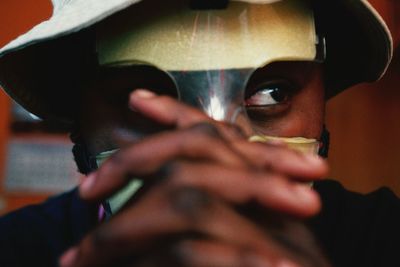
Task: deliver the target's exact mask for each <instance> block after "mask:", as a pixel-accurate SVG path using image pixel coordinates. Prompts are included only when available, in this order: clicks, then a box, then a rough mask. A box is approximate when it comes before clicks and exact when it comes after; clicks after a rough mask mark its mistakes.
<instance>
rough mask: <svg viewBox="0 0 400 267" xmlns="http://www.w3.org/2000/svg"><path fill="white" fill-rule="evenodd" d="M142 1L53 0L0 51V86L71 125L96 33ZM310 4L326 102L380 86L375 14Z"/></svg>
mask: <svg viewBox="0 0 400 267" xmlns="http://www.w3.org/2000/svg"><path fill="white" fill-rule="evenodd" d="M140 1H141V0H53V6H54V11H53V15H52V16H51V18H50V19H49V20H47V21H45V22H43V23H41V24H39V25H37V26H35V27H34V28H33V29H32V30H30V31H29V32H27V33H26V34H24V35H22V36H20V37H18V38H17V39H16V40H14V41H12V42H10V43H9V44H7V45H6V46H5V47H3V48H1V49H0V85H1V86H2V87H3V88H4V89H5V91H6V92H7V93H8V94H9V95H10V96H11V97H12V98H14V99H15V100H16V101H17V102H18V103H20V104H21V105H22V106H23V107H25V108H26V109H27V110H28V111H30V112H32V113H34V114H36V115H38V116H39V117H42V118H45V119H51V120H55V121H57V122H60V123H64V124H66V125H71V124H73V122H74V118H75V116H76V112H77V108H78V106H79V99H80V97H79V94H80V92H81V90H80V88H82V86H85V84H83V83H84V81H86V80H87V79H86V78H87V77H89V76H91V75H93V71H94V69H95V67H96V64H97V62H96V55H95V31H94V26H95V25H96V24H97V23H99V22H101V21H102V20H104V19H106V18H107V17H109V16H111V15H113V14H116V13H118V12H120V11H122V10H124V9H126V8H128V7H129V6H131V5H134V4H135V3H138V2H140ZM144 1H153V2H154V6H155V8H157V0H144ZM158 1H159V0H158ZM237 1H243V2H249V3H269V2H275V1H279V0H237ZM280 1H285V0H280ZM299 1H305V0H299ZM313 5H314V9H315V16H316V20H317V28H319V31H320V32H322V33H323V35H324V36H325V38H326V42H327V60H326V64H325V65H326V84H327V89H326V94H327V98H331V97H332V96H334V95H336V94H338V93H339V92H341V91H343V90H344V89H346V88H348V87H350V86H352V85H354V84H357V83H360V82H371V81H375V80H377V79H379V78H380V77H381V76H382V75H383V73H384V72H385V70H386V69H387V67H388V64H389V62H390V60H391V57H392V50H393V48H392V46H393V44H392V39H391V35H390V33H389V30H388V28H387V26H386V25H385V23H384V22H383V20H382V19H381V17H380V16H379V15H378V13H377V12H376V11H375V10H374V9H373V7H372V6H371V5H370V4H369V3H368V2H367V1H366V0H314V1H313Z"/></svg>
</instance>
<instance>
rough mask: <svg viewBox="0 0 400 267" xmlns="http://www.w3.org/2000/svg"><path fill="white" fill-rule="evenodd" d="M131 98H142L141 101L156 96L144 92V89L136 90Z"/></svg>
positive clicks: (149, 92) (150, 92) (152, 93)
mask: <svg viewBox="0 0 400 267" xmlns="http://www.w3.org/2000/svg"><path fill="white" fill-rule="evenodd" d="M132 96H133V97H137V98H142V99H148V98H153V97H155V96H156V94H155V93H154V92H152V91H149V90H146V89H137V90H135V91H133V93H132Z"/></svg>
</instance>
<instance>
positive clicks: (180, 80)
mask: <svg viewBox="0 0 400 267" xmlns="http://www.w3.org/2000/svg"><path fill="white" fill-rule="evenodd" d="M253 71H254V69H226V70H205V71H173V72H171V73H170V74H171V76H172V77H173V79H174V80H175V83H176V86H177V89H178V94H179V98H180V100H181V101H183V102H185V103H187V104H189V105H191V106H194V107H197V108H199V109H201V110H202V111H204V112H205V113H206V114H207V115H208V116H210V117H211V118H213V119H215V120H218V121H225V122H228V123H233V124H239V123H240V125H238V126H240V127H242V128H244V129H243V130H247V131H248V129H247V128H249V125H246V124H249V120H248V119H247V115H246V112H245V109H244V105H243V103H244V96H245V90H246V84H247V81H248V79H249V78H250V76H251V74H252V73H253Z"/></svg>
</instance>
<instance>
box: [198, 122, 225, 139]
mask: <svg viewBox="0 0 400 267" xmlns="http://www.w3.org/2000/svg"><path fill="white" fill-rule="evenodd" d="M190 129H191V131H192V132H194V133H197V134H201V135H207V136H211V137H213V138H219V137H221V134H220V132H219V130H218V128H217V127H216V126H215V125H214V124H212V123H209V122H200V123H196V124H195V125H193V126H191V127H190Z"/></svg>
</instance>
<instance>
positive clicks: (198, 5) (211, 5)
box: [190, 0, 229, 10]
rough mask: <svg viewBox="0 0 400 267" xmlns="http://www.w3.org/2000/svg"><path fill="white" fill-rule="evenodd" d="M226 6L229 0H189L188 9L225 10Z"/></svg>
mask: <svg viewBox="0 0 400 267" xmlns="http://www.w3.org/2000/svg"><path fill="white" fill-rule="evenodd" d="M228 4H229V0H191V1H190V8H191V9H199V10H207V9H225V8H227V7H228Z"/></svg>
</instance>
